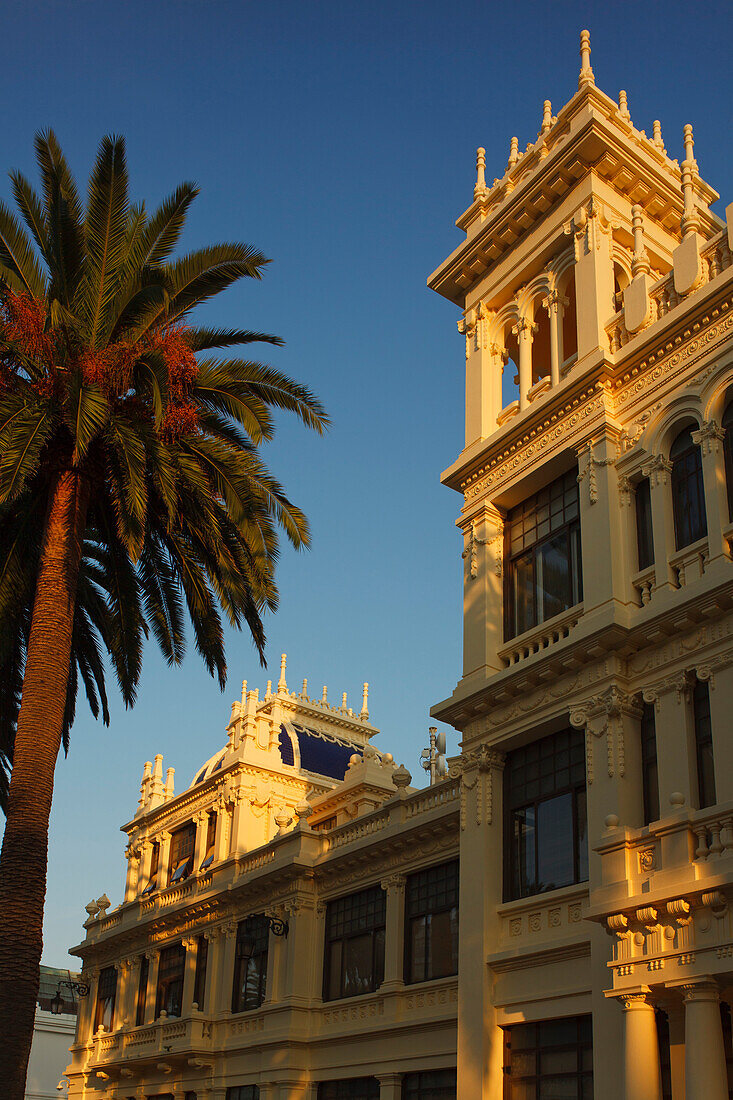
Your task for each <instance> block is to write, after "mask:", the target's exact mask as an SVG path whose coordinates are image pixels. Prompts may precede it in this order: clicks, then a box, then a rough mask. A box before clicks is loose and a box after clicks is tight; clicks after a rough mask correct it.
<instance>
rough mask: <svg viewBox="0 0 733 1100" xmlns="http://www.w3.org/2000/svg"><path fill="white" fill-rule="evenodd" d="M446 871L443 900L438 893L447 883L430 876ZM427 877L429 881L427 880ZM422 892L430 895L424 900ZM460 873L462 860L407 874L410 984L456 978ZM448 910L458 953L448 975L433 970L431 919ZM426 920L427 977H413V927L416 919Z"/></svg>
mask: <svg viewBox="0 0 733 1100" xmlns="http://www.w3.org/2000/svg"><path fill="white" fill-rule="evenodd" d="M443 872H445V878H446V883H445V891H444V892H445V899H444V901H443V902H442V904H441V903H440V901H439V899H436V898H435V897H434V896H433V897H431V893H432V894H433V895H435V894H436V893H438V892H439V891H440V890H441V886H443V885H444V884H443V883H441V882H440V881H438V882H431V881H430V877H431V876H432V877H434V878H435V877H438V879H439V878H440V875H441V873H443ZM426 880H427V881H426ZM418 891H424V892H425V893H426V894H427V895H428V896H427V897H426V898H425V900H424V902H421V901H420V900H419V897H418V896H417V895H418ZM459 894H460V872H459V860H458V859H457V858H456V859H451V860H446V861H445V862H444V863H435V864H433V865H432V866H430V867H421V868H420V869H419V870H418V871H414V872H413V873H412V874H410V875H408V876H407V879H406V881H405V928H404V946H405V950H404V981H405V984H406V985H418V984H420V983H421V982H430V981H437V980H438V979H440V978H449V977H453V976H454V975H456V974H457V973H458V935H459V931H458V929H459V924H458V920H459V901H460V897H459ZM444 913H449V914H452V916H451V954H452V955H454V956H455V965H454V968H453V969H451V970H448V971H446V973H444V974H433V973H429V972H428V971H429V970H430V963H431V957H430V956H431V923H430V918H431V917H436V916H441V915H442V914H444ZM420 920H424V921H425V934H424V943H423V959H422V964H423V977H413V974H414V970H415V966H414V964H415V962H416V960H415V959H414V958H413V926H414V925H415V924H416V922H418V921H420Z"/></svg>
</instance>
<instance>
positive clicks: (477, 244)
mask: <svg viewBox="0 0 733 1100" xmlns="http://www.w3.org/2000/svg"><path fill="white" fill-rule="evenodd" d="M683 145H684V159H683V160H682V161H681V162H679V163H678V162H677V161H676V160H673V159H671V158H670V156H669V154H668V153H667V151H666V148H665V144H664V139H663V137H662V134H661V129H660V126H659V124H658V123H657V122H654V123H653V126H652V134H651V136H649V135H648V134H647V133H645V132H644V131H643V130H641V129H638V128H637V127H636V126H635V125H634V123H633V121H632V118H631V113H630V110H629V106H628V102H627V97H626V93H625V92H623V91H622V92H620V93H619V96H618V99H611V98H609V97H608V96H607V95H606V94H605V93H603V92H602V91H600V89H599V88H598V87H597V86H596V84H595V79H594V75H593V70H592V67H591V64H590V42H589V37H588V35H587V32H583V35H582V36H581V69H580V75H579V80H578V90H577V92H576V93H575V94H574V95H573V97H572V98H571V100H570V101H569V102H568V103H567V104H566V105H565V106H564V107H563V108H562V109H561V110H560V111H559V112H558V113H557V115H554V114H553V112H552V107H551V104H550V103H549V102H546V103H545V104H544V111H543V116H542V122H541V128H540V131H539V133H538V135H537V139H536V140H535V141H533V142H530V143H529V144H528V145H527V147H526V149H525V150H524V151H523V152H520V149H519V143H518V141H517V139H516V138H513V139H512V141H511V146H510V154H509V160H508V164H507V166H506V169H505V170H504V172H503V175H502V177H501V178H497V179H496V180H494V183H493V184H491V185H490V184H487V182H486V155H485V152H484V150H483V149H479V151H478V157H477V173H476V183H475V188H474V195H473V201H472V203H471V205H470V206H469V208H468V209H467V210H466V212H465V213H464V214H462V215H461V217H460V218H459V219H458V223H457V224H458V226H459V228H460V229H462V230H463V231H464V232H465V235H466V237H465V240H464V241H463V243H462V244H461V245H460V246H459V247H458V248H457V249H456V250H455V252H453V253H452V255H451V256H450V257H449V258H448V259H447V260H446V261H445V262H444V263H443V264H442V265H441V266H440V267H439V268H438V269H437V270H436V271H435V272H434V274H433V275H432V276H431V277H430V280H429V285H430V286H431V287H432V288H433V289H434V290H435V291H437V292H438V293H440V294H441V295H443V296H445V297H446V298H448V299H449V300H450V301H452V302H454V303H455V304H456V306H458V307H459V309H460V310H461V317H460V320H459V329H460V332H461V333H462V335H463V337H464V338H465V353H466V438H465V447H464V449H463V450H462V452H461V454H460V455H459V457H458V459H457V460H456V462H455V463H454V464H453V465H452V466H451V467H450V468H449V469H448V470H447V471H446V472H445V473H444V475H443V482H444V483H445V484H446V485H447V486H449V487H450V488H452V489H454V490H456V491H457V492H458V493H460V494H461V496H462V499H463V506H462V509H461V512H460V516H459V519H458V526H459V528H460V530H461V531H462V533H463V568H464V642H463V674H462V677H461V679H460V681H459V683H458V685H457V687H456V689H455V691H454V692H453V694H452V696H451V697H450V698H449V699H446V700H445V701H443V702H442V703H439V704H438V705H437V706H435V707H434V708H433V714H434V715H435V716H436V717H437V718H438V719H440V720H442V721H443V722H446V723H449V724H450V725H452V726H453V727H454V728H455V729H456V730H458V731H459V733H460V737H461V753H460V756H458V757H456V758H455V759H452V760H451V761H450V762H449V763H450V771H449V774H448V776H447V777H446V778H442V779H440V778H439V779H438V781H437V782H435V783H434V784H433V785H431V786H429V787H428V788H426V789H424V790H421V791H416V790H413V788H412V787H411V786H410V783H411V777H410V775H409V773H408V772H407V771H406V769H405V768H403V767H396V766H395V762H394V761H393V760H392V758H391V756H389V754H382V753H381V752H380V750H378V749H376V748H375V747H374V746H373V745H372V743H371V741H372V737H373V735H374V734H375V733H376V731H375V730H374V728H373V727H372V726H371V725H370V724H369V715H368V709H367V702H366V696H365V700H364V703H363V706H362V709H361V711H360V713H358V714H355V713H353V712H352V711H350V710H349V708H348V707H347V705H346V701H345V699H344V700H342V704H341V705H340V706H333V705H331V704H329V703H328V701H327V698H326V696H325V694H324V697H323V698H322V699H320V700H313V699H311V698H309V696H308V692H307V685H305V684H304V685H303V689H302V691H300V692H293V691H291V690H290V689H289V688H288V686H287V682H286V672H285V665H284V663H283V667H282V670H281V675H280V680H279V682H278V684H277V687H276V689H275V690H272V688H271V686H268V690H267V691H266V693H265V696H264V698H263V699H260V698H259V696H258V695H257V693H256V692H253V691H246V690H245V691H244V692H243V694H242V699H241V702H240V701H237V702H236V703H235V705H234V706H233V709H232V715H231V721H230V724H229V728H228V740H227V744H226V746H225V747H224V748H222V749H221V750H220V751H219V752H218V753H217V754H215V756H213V757H212V758H211V759H210V760H209V761H208V763H207V764H206V765H205V766H203V767H202V769H201V770H200V772H199V773H198V774H197V776H195V777H194V780H193V782H192V784H191V785H190V786H189V787H187V788H186V789H185V790H184V791H183V792H182V793H180V794H175V793H174V790H173V777H172V775H171V774H170V773H169V774H168V776H167V777H166V778H165V779H164V777H163V768H162V761H161V760H160V759H159V758H156V761H155V763H154V764H149V765H146V768H145V773H144V776H143V782H142V788H141V796H140V802H139V805H138V809H137V812H136V814H135V815H134V817H133V818H132V819H131V821H130V822H129V823H128V824H127V825H125V826H124V829H125V832H126V833H127V835H128V838H129V843H128V847H127V857H128V872H127V881H126V888H125V895H124V901H123V903H122V904H121V905H120V906H119V907H118V908H117V909H115V910H112V911H109V912H108V911H107V906H105V905H103V906H102V909H101V911H99V910H98V907H97V906H96V905H95V904H92V905H90V907H89V912H90V916H89V920H88V921H87V922H86V926H85V927H86V938H85V940H84V942H83V943H82V944H81V945H80V946H79V947H78V948H76V949H75V950H76V953H77V954H79V955H80V956H81V958H82V960H83V973H84V974H85V975H86V978H87V980H88V982H89V985H90V994H89V997H88V999H87V1002H86V1004H85V1007H84V1009H83V1011H82V1012H81V1013H80V1017H79V1025H78V1032H77V1039H76V1043H75V1045H74V1047H73V1048H72V1062H71V1065H70V1067H69V1069H68V1080H69V1096H70V1097H73V1098H74V1100H77V1098H78V1100H82V1098H83V1100H89V1098H92V1097H93V1098H95V1100H97V1098H98V1100H133V1098H134V1100H147V1098H161V1100H171V1098H174V1100H255V1098H262V1100H349V1098H350V1100H368V1098H377V1097H378V1098H380V1100H399V1098H413V1097H415V1098H417V1097H422V1098H424V1100H453V1098H456V1097H458V1098H460V1100H543V1098H545V1097H555V1098H563V1100H585V1098H590V1097H595V1098H597V1100H619V1098H623V1097H625V1098H626V1100H668V1098H673V1100H685V1098H686V1100H725V1098H727V1097H728V1095H729V1083H728V1082H729V1076H730V1079H731V1084H732V1085H733V1067H732V1066H731V1063H732V1062H733V1054H732V1052H731V1013H730V1008H729V1002H730V1000H731V997H733V924H732V917H731V899H732V898H733V738H732V737H731V733H730V730H731V715H732V714H733V637H732V636H733V565H732V564H731V545H732V543H733V431H731V421H732V420H733V308H732V307H733V257H732V253H731V247H732V246H733V205H732V206H731V207H729V208H728V212H727V213H728V220H727V223H726V222H723V221H722V220H721V219H720V218H719V217H718V216H717V215H716V214H715V213H714V212H713V211H712V210H711V209H710V208H711V205H712V204H713V203H714V202H715V201H716V200H717V198H718V196H717V194H716V193H715V192H714V191H713V189H712V188H711V187H710V186H709V185H708V184H706V183H705V182H704V181H703V180H702V178H701V177H700V175H699V173H698V168H697V163H696V161H695V159H694V151H693V135H692V129H691V127H685V130H684V141H683ZM729 788H730V789H729ZM100 900H102V901H106V900H107V899H106V898H104V899H100Z"/></svg>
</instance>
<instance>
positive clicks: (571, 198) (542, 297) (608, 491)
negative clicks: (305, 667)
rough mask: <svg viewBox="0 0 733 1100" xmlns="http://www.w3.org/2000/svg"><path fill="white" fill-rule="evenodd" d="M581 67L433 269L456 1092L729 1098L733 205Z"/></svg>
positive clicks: (514, 145) (479, 180) (656, 1099)
mask: <svg viewBox="0 0 733 1100" xmlns="http://www.w3.org/2000/svg"><path fill="white" fill-rule="evenodd" d="M580 55H581V67H580V73H579V78H578V89H577V92H575V94H574V95H573V97H572V98H571V99H570V101H569V102H568V103H567V104H566V105H565V106H564V107H562V109H561V110H560V111H559V112H558V113H557V115H554V114H553V112H552V107H551V104H550V103H549V102H547V101H546V102H545V103H544V108H543V113H542V122H541V127H540V130H539V133H538V135H537V138H536V140H534V141H531V142H529V144H528V145H527V146H526V148H525V149H524V151H523V152H520V148H519V142H518V139H517V138H516V137H514V138H512V139H511V144H510V152H509V159H508V162H507V165H506V169H505V170H504V172H503V174H502V175H501V177H500V178H496V179H495V180H494V182H493V184H490V185H489V184H487V182H486V152H485V150H484V149H483V148H480V149H479V150H478V155H477V172H476V182H475V186H474V191H473V201H472V202H471V205H470V206H469V207H468V209H467V210H466V211H465V213H463V214H462V215H461V217H460V218H459V219H458V221H457V225H458V227H459V228H460V229H462V230H463V231H464V232H465V235H466V237H465V240H464V241H463V243H462V244H461V245H459V247H458V248H457V249H456V250H455V251H454V252H453V253H452V254H451V255H450V256H449V257H448V259H447V260H446V261H445V262H444V263H443V264H442V265H441V266H440V267H439V268H438V269H437V270H436V271H435V272H434V273H433V274H432V275H431V276H430V279H429V286H430V287H431V288H432V289H434V290H436V291H437V292H438V293H440V294H442V295H443V296H445V297H447V298H449V299H450V300H451V301H453V302H454V303H455V304H456V305H457V306H458V307H459V308H460V310H461V317H460V319H459V321H458V328H459V331H460V332H461V334H462V335H463V336H464V338H465V352H466V433H465V446H464V448H463V450H462V451H461V453H460V455H459V456H458V458H457V460H456V461H455V462H454V463H453V465H452V466H451V467H450V468H449V469H448V470H446V471H445V473H444V474H443V478H442V480H443V483H444V484H446V485H448V486H450V487H451V488H453V489H455V490H456V491H457V492H459V493H460V494H461V496H462V498H463V506H462V509H461V513H460V516H459V519H458V521H457V524H458V527H459V528H460V530H461V531H462V533H463V562H464V644H463V675H462V677H461V679H460V680H459V682H458V685H457V687H456V689H455V691H454V692H453V694H452V696H451V697H450V698H449V699H447V700H445V701H444V702H442V703H440V704H438V705H437V706H435V707H434V708H433V711H432V713H433V714H434V715H435V716H436V717H438V718H440V719H441V720H443V721H446V722H450V723H451V724H452V725H453V726H455V727H456V728H457V729H458V730H459V731H460V733H461V735H462V754H461V757H460V759H459V760H458V762H457V765H456V767H455V769H454V772H453V774H460V776H461V783H462V794H461V797H462V810H463V815H462V822H461V845H460V848H461V855H460V869H461V873H460V882H461V893H460V912H461V928H460V941H459V943H460V946H459V993H458V1095H459V1096H460V1097H461V1100H488V1098H491V1100H499V1098H500V1097H501V1096H502V1095H503V1096H504V1097H505V1098H512V1100H513V1098H516V1097H519V1096H529V1095H545V1091H546V1090H547V1089H549V1088H550V1084H549V1083H548V1082H549V1077H548V1078H547V1082H546V1081H545V1075H544V1074H545V1070H544V1069H543V1068H542V1067H543V1066H547V1065H550V1064H552V1063H553V1061H554V1064H555V1065H556V1067H562V1073H563V1074H564V1075H565V1078H566V1087H567V1095H577V1096H581V1095H582V1096H586V1095H593V1096H595V1097H596V1100H617V1098H618V1097H619V1096H620V1095H625V1096H626V1097H634V1098H639V1100H641V1098H643V1100H660V1098H661V1097H662V1095H664V1096H669V1095H672V1096H674V1097H675V1100H677V1098H681V1097H682V1096H684V1095H687V1096H688V1097H690V1096H700V1097H702V1096H705V1097H706V1098H708V1097H713V1096H714V1097H716V1100H723V1098H724V1097H725V1096H727V1094H728V1093H727V1089H728V1084H727V1083H726V1068H725V1056H724V1051H725V1049H726V1040H725V1034H726V1029H727V1034H728V1035H730V1013H729V1012H728V1010H727V1009H726V1008H725V1005H724V1006H723V1008H721V1007H720V1002H721V999H722V1001H725V1000H726V997H728V996H729V992H730V989H731V988H732V987H733V972H732V971H731V967H730V962H729V960H730V957H732V956H733V942H732V933H731V930H730V926H729V925H728V924H725V923H724V920H723V914H727V913H728V911H729V910H728V905H729V900H728V899H729V894H730V895H731V899H732V900H733V855H730V856H729V854H728V853H729V852H733V848H730V847H729V845H733V832H732V831H730V824H729V823H730V821H733V779H731V777H733V744H731V741H730V738H729V737H728V736H727V731H728V728H729V715H730V712H731V708H733V643H732V642H731V637H733V616H732V615H731V608H733V567H732V564H731V544H732V543H733V442H732V441H731V431H732V430H733V429H731V425H732V424H733V317H732V315H731V309H732V308H733V266H732V258H731V244H732V243H733V205H731V206H730V207H728V223H727V225H726V223H724V222H723V221H722V220H721V219H720V218H718V217H717V216H716V214H715V213H713V211H712V210H711V209H710V206H711V204H712V203H713V202H714V201H715V200H716V199H717V198H718V195H717V194H716V192H715V191H714V190H713V189H712V188H711V187H710V186H709V185H708V184H706V183H705V182H704V181H703V180H702V178H701V177H700V175H699V173H698V168H697V162H696V160H695V158H694V138H693V133H692V127H691V126H689V125H688V126H685V127H684V132H683V135H682V138H683V140H682V142H681V146H682V148H683V150H684V154H683V159H682V160H681V162H679V161H677V160H675V159H672V157H671V156H670V155H669V153H668V152H667V149H666V147H665V142H664V138H663V136H662V133H661V127H660V124H659V122H657V121H655V122H653V124H652V128H651V136H649V135H648V134H647V133H646V132H645V131H644V130H642V129H639V128H637V127H636V126H635V125H634V123H633V121H632V117H631V113H630V110H629V105H628V101H627V96H626V92H624V91H622V92H620V93H619V96H618V99H617V100H615V99H611V98H610V97H609V96H607V95H606V94H605V93H604V92H602V91H601V90H600V89H599V88H598V87H597V86H596V84H595V79H594V75H593V70H592V67H591V63H590V37H589V34H588V32H587V31H583V32H582V34H581V40H580ZM726 813H728V814H729V815H730V817H726V816H725V815H726ZM724 823H725V824H724ZM672 837H674V840H672V839H671V838H672ZM713 895H714V896H713ZM715 906H717V907H718V909H717V910H715ZM716 912H717V913H719V914H720V919H715V913H716ZM680 915H681V916H680ZM727 919H728V918H727V917H726V920H727ZM708 934H710V936H711V938H710V940H709V941H707V940H706V936H707V935H708ZM609 935H610V939H609ZM706 944H707V945H708V946H707V947H706ZM726 960H728V961H726ZM726 1013H727V1014H726ZM655 1014H656V1015H655ZM703 1018H704V1020H705V1023H704V1024H702V1023H701V1021H702V1020H703ZM701 1028H702V1030H700V1029H701ZM594 1037H595V1043H594ZM601 1039H602V1041H601ZM727 1042H728V1044H729V1043H730V1038H728V1040H727ZM559 1048H562V1052H560V1050H559ZM619 1067H624V1070H623V1072H624V1075H625V1080H624V1081H623V1082H621V1081H620V1080H619V1075H620V1070H619ZM557 1072H560V1070H559V1069H558V1070H557ZM547 1073H548V1074H549V1075H550V1076H552V1074H551V1072H550V1071H549V1070H548V1071H547ZM565 1078H564V1079H565ZM563 1087H565V1086H563ZM685 1089H686V1090H687V1091H686V1092H685ZM548 1095H549V1092H548Z"/></svg>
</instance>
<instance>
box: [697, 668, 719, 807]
mask: <svg viewBox="0 0 733 1100" xmlns="http://www.w3.org/2000/svg"><path fill="white" fill-rule="evenodd" d="M692 720H693V727H694V733H695V768H696V771H697V800H698V809H700V810H706V809H708V807H710V806H714V805H715V804H716V802H717V795H716V784H715V749H714V745H713V724H712V715H711V712H710V684H709V682H708V681H707V680H699V679H697V678H696V679H695V685H694V687H693V689H692ZM708 750H709V752H710V774H709V775H708V772H707V770H706V768H705V767H704V762H705V754H706V752H707V751H708ZM706 777H707V778H709V780H710V783H711V789H708V790H706V789H705V787H706V782H705V780H706Z"/></svg>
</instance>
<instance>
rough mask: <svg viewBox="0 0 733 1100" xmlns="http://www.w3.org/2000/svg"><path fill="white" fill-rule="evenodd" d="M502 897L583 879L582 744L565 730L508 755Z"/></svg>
mask: <svg viewBox="0 0 733 1100" xmlns="http://www.w3.org/2000/svg"><path fill="white" fill-rule="evenodd" d="M504 785H505V788H504V799H505V812H506V835H507V837H508V840H509V843H508V845H507V848H506V851H507V856H508V858H507V865H506V869H505V899H506V900H512V899H514V898H523V897H527V896H529V895H530V894H539V893H541V892H542V891H544V890H554V889H556V888H557V887H560V886H569V885H570V884H571V883H574V882H585V881H586V879H587V878H588V836H587V808H586V793H585V744H584V739H583V735H582V733H580V732H579V731H577V730H563V731H562V732H561V733H555V734H552V735H551V736H550V737H543V738H542V739H541V740H539V741H534V742H532V744H530V745H525V746H524V747H523V748H521V749H514V751H513V752H510V753H509V754H508V756H507V762H506V767H505V770H504Z"/></svg>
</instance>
